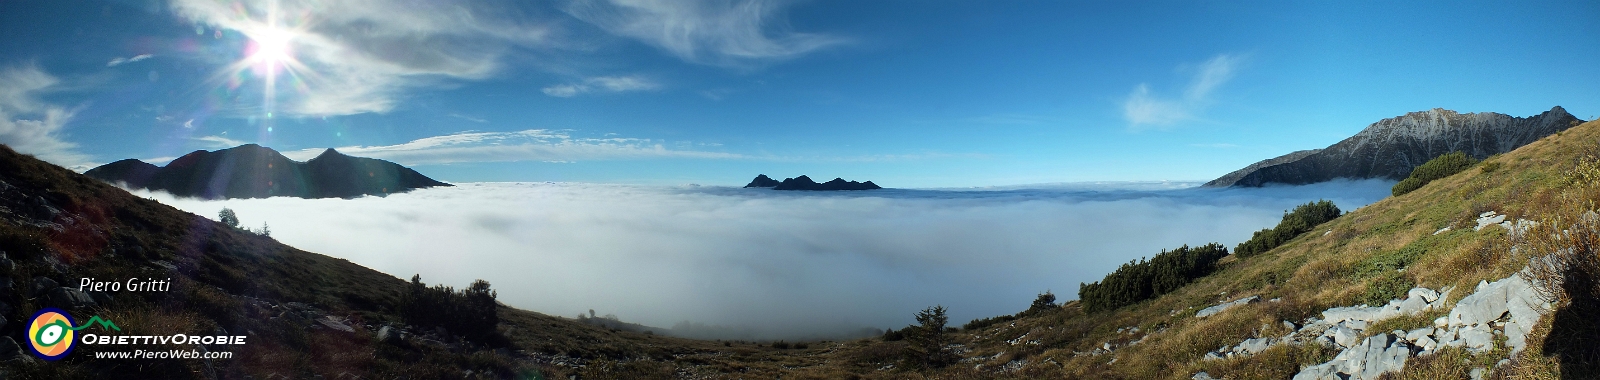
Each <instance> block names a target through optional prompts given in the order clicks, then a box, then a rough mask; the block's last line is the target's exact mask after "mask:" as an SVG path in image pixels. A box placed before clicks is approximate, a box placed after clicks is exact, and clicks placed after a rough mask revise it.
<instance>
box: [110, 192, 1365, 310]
mask: <svg viewBox="0 0 1600 380" xmlns="http://www.w3.org/2000/svg"><path fill="white" fill-rule="evenodd" d="M1392 184H1393V182H1386V181H1359V182H1349V181H1340V182H1332V183H1324V184H1319V185H1311V186H1300V187H1267V188H1253V189H1183V190H1167V191H1150V190H1117V189H1116V188H1115V187H1111V188H1107V187H1104V186H1088V187H1081V186H1080V187H1063V188H1053V189H1010V190H1001V191H976V192H972V191H968V192H961V191H927V190H882V191H873V192H850V193H809V192H808V193H793V192H783V191H773V190H765V189H739V188H731V187H711V186H706V187H650V186H626V185H593V184H574V183H556V184H528V183H488V184H458V186H457V187H453V188H435V189H424V190H418V191H415V192H411V193H404V194H396V195H390V196H388V197H386V198H375V197H369V198H361V199H353V200H344V199H323V200H305V199H294V198H271V199H257V200H228V201H199V200H192V199H173V198H171V197H170V196H166V195H164V194H159V195H157V196H156V198H157V199H158V200H160V201H161V202H164V203H167V204H172V205H174V206H177V207H178V208H181V209H184V210H188V211H190V212H194V213H196V214H199V215H205V216H212V215H216V213H217V210H220V209H222V207H224V206H226V207H229V208H232V209H233V210H235V211H237V212H238V215H239V217H240V218H241V219H242V220H243V222H244V224H246V225H251V226H256V225H260V224H262V223H263V222H266V223H268V224H270V225H271V227H272V231H273V237H275V238H277V239H278V240H280V241H282V242H284V243H287V244H290V245H294V246H296V247H299V248H302V249H306V250H309V251H312V252H318V253H322V254H327V255H331V256H334V257H339V258H344V259H348V260H350V261H352V262H355V263H358V264H361V265H364V266H367V267H369V268H373V269H376V270H379V271H383V272H385V273H389V274H392V275H395V276H397V277H400V278H410V276H411V275H412V274H421V275H422V279H423V280H424V281H426V282H428V283H443V284H446V285H452V286H456V287H460V286H464V285H465V284H467V283H469V282H471V281H472V280H473V279H480V278H481V279H485V280H487V281H489V282H490V283H492V284H493V285H494V287H495V289H497V290H498V291H499V295H500V300H501V301H502V302H505V303H506V304H508V305H511V306H515V307H520V308H526V309H530V310H534V311H539V312H544V313H549V314H556V315H565V316H571V315H573V314H574V313H577V312H580V311H584V310H588V309H595V310H596V311H599V312H600V313H601V314H606V313H615V314H617V315H619V316H621V317H622V318H623V319H624V320H629V321H637V322H642V323H646V324H649V325H654V326H660V327H668V326H672V325H674V324H676V323H678V322H680V321H692V322H696V323H703V324H714V325H723V326H730V327H736V328H737V327H748V328H750V329H752V330H754V331H755V332H756V333H757V334H763V335H764V336H765V337H768V338H789V339H793V338H795V337H804V336H816V335H826V334H829V333H841V332H844V331H847V330H850V329H851V328H852V327H861V326H870V327H877V328H884V327H899V326H905V325H906V324H909V323H912V322H913V321H912V313H913V312H915V311H916V310H920V309H922V308H924V307H927V306H932V305H935V304H942V305H944V306H947V307H949V308H950V316H951V319H950V321H951V322H952V324H953V325H960V324H961V323H965V322H966V321H968V320H970V319H972V318H978V317H989V316H994V315H1001V314H1012V313H1016V312H1018V311H1021V310H1023V309H1026V308H1027V307H1028V304H1029V302H1031V301H1032V300H1033V297H1034V295H1035V294H1037V293H1038V292H1041V291H1044V290H1047V289H1048V290H1052V291H1054V292H1055V293H1056V294H1057V295H1058V296H1059V297H1060V298H1061V299H1064V300H1066V299H1075V298H1076V290H1077V288H1078V283H1079V282H1092V281H1098V280H1099V279H1100V278H1101V277H1103V276H1104V275H1105V274H1106V273H1109V272H1111V271H1113V270H1115V269H1116V268H1117V266H1118V265H1120V264H1122V263H1125V262H1127V261H1128V260H1133V259H1137V258H1140V257H1148V256H1151V255H1154V254H1156V253H1157V252H1160V250H1162V249H1170V248H1175V247H1177V246H1179V245H1183V244H1189V245H1196V244H1204V243H1207V242H1212V241H1218V242H1221V243H1223V244H1226V245H1228V246H1229V247H1230V248H1231V247H1232V246H1233V245H1234V244H1236V243H1238V242H1240V241H1243V240H1245V239H1247V238H1249V237H1250V234H1251V232H1253V231H1255V230H1259V229H1261V228H1266V227H1270V226H1272V225H1274V224H1276V223H1277V222H1278V220H1279V218H1280V217H1281V216H1282V212H1283V210H1285V209H1289V208H1292V207H1293V206H1294V205H1297V204H1301V203H1305V202H1307V201H1312V200H1316V199H1318V198H1328V199H1330V200H1333V201H1334V202H1335V203H1336V204H1338V205H1339V206H1340V207H1341V208H1345V209H1354V208H1356V207H1357V206H1360V205H1365V204H1367V203H1370V202H1372V201H1375V200H1378V199H1382V198H1383V197H1385V196H1387V195H1388V193H1389V186H1390V185H1392ZM1136 187H1141V188H1149V186H1147V185H1137V186H1136ZM136 194H139V195H147V194H149V193H146V192H136Z"/></svg>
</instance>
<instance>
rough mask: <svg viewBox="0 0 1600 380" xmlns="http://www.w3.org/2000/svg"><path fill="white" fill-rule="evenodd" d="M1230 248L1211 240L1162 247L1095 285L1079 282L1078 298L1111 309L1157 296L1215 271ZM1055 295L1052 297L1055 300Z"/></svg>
mask: <svg viewBox="0 0 1600 380" xmlns="http://www.w3.org/2000/svg"><path fill="white" fill-rule="evenodd" d="M1227 255H1228V248H1227V247H1224V246H1222V244H1218V243H1211V244H1207V245H1204V246H1200V247H1194V248H1190V247H1189V246H1187V245H1185V246H1183V247H1179V248H1178V249H1174V250H1171V251H1166V250H1163V251H1161V253H1160V254H1157V255H1156V256H1155V257H1153V258H1151V259H1150V260H1149V261H1144V260H1139V261H1130V262H1128V263H1127V264H1122V267H1120V268H1117V271H1116V272H1112V273H1111V274H1108V275H1106V277H1105V279H1103V280H1100V281H1097V282H1095V283H1092V284H1083V283H1080V284H1078V299H1079V300H1081V301H1082V302H1083V309H1084V311H1087V312H1096V311H1101V310H1112V309H1116V308H1119V307H1123V306H1127V305H1132V304H1134V303H1138V302H1139V301H1144V300H1147V299H1151V298H1155V297H1156V296H1160V295H1162V294H1167V293H1169V292H1172V291H1174V290H1178V288H1181V287H1183V286H1184V285H1186V284H1188V283H1189V282H1190V281H1194V280H1195V279H1197V278H1201V277H1205V276H1206V275H1208V274H1211V272H1213V271H1215V270H1216V263H1217V260H1221V259H1222V258H1223V257H1225V256H1227ZM1053 298H1054V297H1053V296H1052V301H1053V300H1054V299H1053Z"/></svg>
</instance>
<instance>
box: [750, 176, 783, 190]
mask: <svg viewBox="0 0 1600 380" xmlns="http://www.w3.org/2000/svg"><path fill="white" fill-rule="evenodd" d="M779 183H780V182H778V180H775V179H772V178H770V177H767V175H766V174H760V175H756V179H752V180H750V184H749V185H744V187H777V186H778V184H779Z"/></svg>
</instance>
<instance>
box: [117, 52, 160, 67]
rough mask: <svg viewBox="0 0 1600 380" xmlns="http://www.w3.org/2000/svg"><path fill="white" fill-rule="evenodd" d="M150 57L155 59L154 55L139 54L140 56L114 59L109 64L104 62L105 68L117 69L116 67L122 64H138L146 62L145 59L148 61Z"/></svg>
mask: <svg viewBox="0 0 1600 380" xmlns="http://www.w3.org/2000/svg"><path fill="white" fill-rule="evenodd" d="M151 57H155V55H154V54H140V55H135V56H132V57H128V58H122V57H116V58H112V59H111V61H110V62H106V67H117V66H119V65H122V64H124V63H134V62H139V61H143V60H146V59H150V58H151Z"/></svg>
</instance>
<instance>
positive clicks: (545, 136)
mask: <svg viewBox="0 0 1600 380" xmlns="http://www.w3.org/2000/svg"><path fill="white" fill-rule="evenodd" d="M335 149H337V150H338V151H339V152H341V153H345V154H349V155H354V156H362V157H372V158H380V159H385V160H390V161H395V162H398V163H401V164H405V165H425V164H449V163H461V162H508V161H545V162H574V161H593V160H626V159H658V158H694V159H730V158H742V157H745V156H743V155H739V154H734V153H722V152H709V151H699V150H686V149H676V148H668V147H667V146H666V144H663V143H662V142H659V141H655V140H649V139H637V138H623V137H608V138H579V137H573V136H571V135H570V134H568V133H566V132H562V131H555V130H547V129H530V130H524V131H517V132H470V131H469V132H461V133H455V134H449V135H444V136H433V137H427V138H421V139H416V140H412V141H409V142H405V143H401V144H395V145H379V146H347V147H338V148H335ZM320 153H322V149H305V150H298V151H292V152H285V153H284V155H285V156H288V157H289V158H291V159H295V160H302V161H303V160H308V159H311V158H312V157H316V156H317V154H320Z"/></svg>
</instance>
